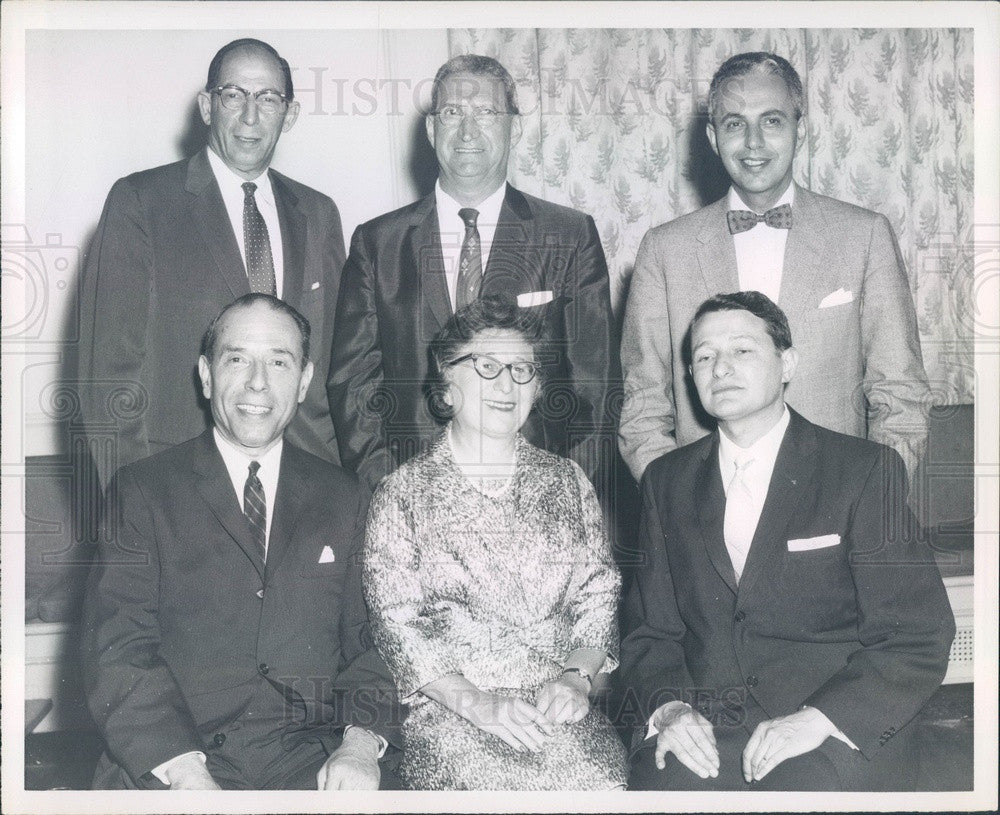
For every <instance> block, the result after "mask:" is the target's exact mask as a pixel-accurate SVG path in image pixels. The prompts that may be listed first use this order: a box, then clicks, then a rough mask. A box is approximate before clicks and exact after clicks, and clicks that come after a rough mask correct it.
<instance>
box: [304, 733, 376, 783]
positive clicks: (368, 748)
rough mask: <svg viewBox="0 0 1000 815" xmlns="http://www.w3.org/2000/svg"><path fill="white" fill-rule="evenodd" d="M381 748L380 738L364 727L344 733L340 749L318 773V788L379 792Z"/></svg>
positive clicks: (333, 753)
mask: <svg viewBox="0 0 1000 815" xmlns="http://www.w3.org/2000/svg"><path fill="white" fill-rule="evenodd" d="M379 747H380V745H379V743H378V739H376V738H375V736H374V735H372V734H371V733H369V732H368V731H367V730H365V729H364V728H361V727H352V728H350V729H349V730H348V731H347V732H346V733H344V740H343V742H341V744H340V747H338V748H337V749H336V750H334V751H333V752H332V753H331V754H330V757H329V758H328V759H327V760H326V762H325V763H324V764H323V766H322V767H320V769H319V772H318V773H316V788H317V789H321V790H377V789H378V785H379V781H380V780H381V779H382V771H381V770H380V769H379V766H378V753H379Z"/></svg>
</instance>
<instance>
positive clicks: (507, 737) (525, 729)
mask: <svg viewBox="0 0 1000 815" xmlns="http://www.w3.org/2000/svg"><path fill="white" fill-rule="evenodd" d="M458 713H459V714H460V715H461V716H464V717H465V718H466V719H468V720H469V721H470V722H472V723H473V724H474V725H475V726H476V727H478V728H479V729H480V730H485V731H486V732H487V733H492V734H493V735H494V736H496V737H497V738H498V739H500V740H501V741H503V742H505V743H506V744H508V745H510V746H511V747H513V748H514V749H515V750H517V751H518V752H519V753H523V752H524V751H525V750H530V751H531V752H533V753H537V752H539V751H540V750H541V749H542V745H543V744H544V742H545V739H546V738H548V737H549V736H551V735H552V734H553V733H554V732H555V729H554V727H553V724H552V722H551V721H550V720H549V719H548V718H547V717H546V715H545V714H544V713H542V712H541V711H540V710H539V709H538V708H537V707H535V706H534V705H530V704H528V703H527V702H523V701H521V700H520V699H513V698H511V697H509V696H500V695H498V694H495V693H487V692H486V691H478V692H477V693H476V695H475V696H474V697H473V698H472V699H470V700H469V701H467V702H465V703H464V704H463V706H462V709H461V710H459V711H458Z"/></svg>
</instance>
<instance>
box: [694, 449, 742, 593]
mask: <svg viewBox="0 0 1000 815" xmlns="http://www.w3.org/2000/svg"><path fill="white" fill-rule="evenodd" d="M712 436H713V440H712V443H711V444H709V445H706V450H707V453H706V455H705V458H704V460H703V461H702V462H701V466H700V467H699V469H698V474H697V476H696V477H695V479H694V492H693V493H692V496H691V502H692V504H693V505H694V506H696V507H698V519H699V521H700V523H699V524H698V527H699V529H701V534H702V537H703V539H704V543H705V551H706V552H707V553H708V559H709V560H710V561H712V566H714V567H715V570H716V571H717V572H718V573H719V577H721V578H722V579H723V580H724V581H725V582H726V585H727V586H729V588H730V589H732V592H733V594H735V593H736V573H735V572H734V571H733V561H732V560H731V559H730V557H729V552H728V551H727V550H726V541H725V536H724V534H723V522H724V521H725V511H726V492H725V490H724V489H723V487H722V474H721V473H720V472H719V431H718V430H716V431H715V433H713V434H712Z"/></svg>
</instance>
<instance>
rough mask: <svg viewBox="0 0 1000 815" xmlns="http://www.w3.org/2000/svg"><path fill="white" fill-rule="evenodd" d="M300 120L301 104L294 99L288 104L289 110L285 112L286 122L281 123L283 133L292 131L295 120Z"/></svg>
mask: <svg viewBox="0 0 1000 815" xmlns="http://www.w3.org/2000/svg"><path fill="white" fill-rule="evenodd" d="M298 118H299V103H298V102H297V101H295V100H294V99H293V100H292V101H291V102H289V103H288V110H286V111H285V121H284V122H282V123H281V132H282V133H287V132H288V131H289V130H291V129H292V125H293V124H295V120H296V119H298Z"/></svg>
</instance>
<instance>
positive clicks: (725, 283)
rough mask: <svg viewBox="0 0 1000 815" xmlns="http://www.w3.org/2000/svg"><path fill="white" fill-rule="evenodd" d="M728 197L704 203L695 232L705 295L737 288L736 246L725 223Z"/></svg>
mask: <svg viewBox="0 0 1000 815" xmlns="http://www.w3.org/2000/svg"><path fill="white" fill-rule="evenodd" d="M727 207H728V199H727V198H722V199H720V200H718V201H716V202H715V203H714V204H710V205H709V206H707V207H706V208H705V209H704V210H703V212H704V221H703V223H702V228H701V231H700V232H699V233H698V243H699V246H698V265H699V266H700V267H701V276H702V278H703V279H704V281H705V288H706V289H707V290H708V292H709V294H723V293H726V292H733V291H739V288H740V281H739V275H738V274H737V270H736V247H735V245H734V244H733V236H732V235H730V234H729V227H728V225H727V224H726V209H727Z"/></svg>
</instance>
